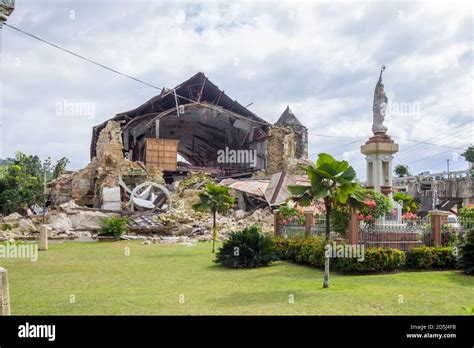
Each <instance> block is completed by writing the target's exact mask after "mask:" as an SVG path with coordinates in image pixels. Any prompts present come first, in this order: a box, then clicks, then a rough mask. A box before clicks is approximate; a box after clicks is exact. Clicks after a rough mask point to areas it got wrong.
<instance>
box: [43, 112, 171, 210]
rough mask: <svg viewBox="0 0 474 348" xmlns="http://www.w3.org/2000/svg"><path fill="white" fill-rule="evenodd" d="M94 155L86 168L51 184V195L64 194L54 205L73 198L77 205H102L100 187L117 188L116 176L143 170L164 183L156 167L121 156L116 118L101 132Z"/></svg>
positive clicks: (159, 182)
mask: <svg viewBox="0 0 474 348" xmlns="http://www.w3.org/2000/svg"><path fill="white" fill-rule="evenodd" d="M96 154H97V155H96V157H94V158H93V159H92V161H91V162H90V163H89V164H88V165H87V166H86V167H85V168H83V169H81V170H78V171H77V172H75V173H73V174H70V176H69V178H67V179H66V178H64V179H63V180H62V181H58V183H52V185H50V186H51V187H50V193H52V195H53V196H54V195H56V196H61V197H64V199H63V198H61V199H59V200H57V201H56V202H55V204H56V205H58V204H61V203H64V202H65V201H69V199H71V198H72V199H73V200H74V201H75V202H76V203H77V204H78V205H81V206H89V207H96V208H99V207H100V206H101V204H102V192H103V189H104V188H113V187H119V186H120V183H119V181H120V180H119V178H120V177H121V176H126V175H127V174H129V173H131V172H133V173H137V172H140V173H143V177H144V178H146V180H147V181H153V182H156V183H158V184H163V183H164V180H163V175H162V173H161V171H159V170H158V169H157V168H152V169H150V170H148V169H147V168H145V167H144V166H143V164H141V163H139V162H133V161H129V160H127V159H125V158H124V156H123V144H122V134H121V127H120V124H119V123H117V122H115V121H109V122H108V123H107V125H106V126H105V127H104V129H102V131H101V132H100V134H99V137H98V139H97V147H96ZM68 180H69V181H68ZM130 189H133V187H130ZM66 197H68V199H67V198H66Z"/></svg>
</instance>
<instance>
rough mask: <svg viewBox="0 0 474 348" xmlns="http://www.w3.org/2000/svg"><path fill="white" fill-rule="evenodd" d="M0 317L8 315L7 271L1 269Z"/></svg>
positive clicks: (8, 291)
mask: <svg viewBox="0 0 474 348" xmlns="http://www.w3.org/2000/svg"><path fill="white" fill-rule="evenodd" d="M0 315H10V289H9V285H8V271H7V270H6V269H5V268H2V267H0Z"/></svg>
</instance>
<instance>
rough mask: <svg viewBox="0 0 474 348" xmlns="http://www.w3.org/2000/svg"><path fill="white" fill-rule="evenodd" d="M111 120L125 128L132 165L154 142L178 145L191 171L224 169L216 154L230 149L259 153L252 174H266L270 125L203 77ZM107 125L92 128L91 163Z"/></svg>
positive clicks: (167, 91) (125, 150)
mask: <svg viewBox="0 0 474 348" xmlns="http://www.w3.org/2000/svg"><path fill="white" fill-rule="evenodd" d="M112 120H113V121H117V122H119V123H120V124H121V129H122V134H123V144H124V152H125V153H128V154H129V158H130V159H132V160H142V159H143V158H144V157H143V156H144V155H145V154H144V153H145V149H144V147H145V145H144V143H145V142H146V139H147V138H150V137H152V138H161V139H175V140H178V141H179V143H178V144H179V145H178V150H177V151H178V153H179V154H180V155H181V156H182V157H184V158H185V159H186V160H187V161H189V162H190V163H191V164H192V165H196V166H209V167H218V166H222V164H219V163H217V157H218V155H217V153H218V151H219V150H224V148H226V147H228V148H231V149H236V150H238V149H248V150H256V151H257V162H258V163H257V166H256V168H254V169H255V170H257V169H262V168H265V164H266V163H265V161H266V158H265V149H266V139H267V137H268V129H269V127H270V124H269V123H268V122H266V121H265V120H263V119H262V118H260V117H258V116H257V115H256V114H254V113H253V112H252V111H250V110H248V109H247V108H246V107H244V106H242V105H241V104H239V103H238V102H237V101H236V100H232V99H231V98H230V97H229V96H228V95H226V94H225V92H224V91H223V90H220V89H219V88H218V87H217V86H216V85H215V84H213V83H212V82H211V81H209V79H208V78H207V77H206V76H205V75H204V74H203V73H201V72H199V73H197V74H196V75H194V76H193V77H191V78H190V79H188V80H187V81H185V82H183V83H181V84H179V85H178V86H176V87H175V88H173V89H163V90H162V92H161V93H160V94H159V95H157V96H155V97H153V98H151V99H150V100H148V101H147V102H145V103H144V104H142V105H140V106H139V107H137V108H136V109H133V110H130V111H126V112H122V113H119V114H117V115H116V116H115V117H113V118H112ZM107 122H108V121H106V122H104V123H102V124H100V125H98V126H95V127H94V128H93V132H92V141H91V158H92V157H94V156H95V155H96V144H97V139H98V135H99V133H100V131H101V130H102V129H103V128H104V127H105V125H106V124H107ZM232 166H236V167H245V166H246V165H245V164H238V163H237V164H233V165H232ZM247 166H248V165H247Z"/></svg>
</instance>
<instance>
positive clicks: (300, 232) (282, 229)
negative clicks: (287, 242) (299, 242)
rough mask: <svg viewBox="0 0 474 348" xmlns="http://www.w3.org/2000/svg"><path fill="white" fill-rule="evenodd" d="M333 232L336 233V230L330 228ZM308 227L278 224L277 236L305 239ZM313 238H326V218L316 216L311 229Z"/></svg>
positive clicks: (293, 223)
mask: <svg viewBox="0 0 474 348" xmlns="http://www.w3.org/2000/svg"><path fill="white" fill-rule="evenodd" d="M330 229H331V232H334V228H333V227H332V226H331V227H330ZM305 231H306V227H305V225H304V224H301V223H295V222H291V223H288V224H286V225H284V224H281V223H280V224H278V226H277V234H278V235H279V236H281V237H284V238H293V237H301V238H303V237H305V233H306V232H305ZM310 231H311V235H312V236H324V235H325V233H326V219H325V217H320V216H316V217H314V221H313V224H312V225H311V227H310Z"/></svg>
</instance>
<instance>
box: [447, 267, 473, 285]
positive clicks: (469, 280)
mask: <svg viewBox="0 0 474 348" xmlns="http://www.w3.org/2000/svg"><path fill="white" fill-rule="evenodd" d="M447 278H448V279H449V280H450V281H453V282H455V283H457V284H458V285H462V286H469V287H471V288H472V287H474V275H473V274H471V275H469V274H465V273H463V272H462V271H460V270H458V271H451V272H450V273H449V274H448V275H447Z"/></svg>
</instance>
